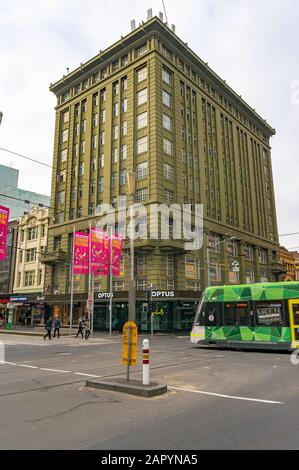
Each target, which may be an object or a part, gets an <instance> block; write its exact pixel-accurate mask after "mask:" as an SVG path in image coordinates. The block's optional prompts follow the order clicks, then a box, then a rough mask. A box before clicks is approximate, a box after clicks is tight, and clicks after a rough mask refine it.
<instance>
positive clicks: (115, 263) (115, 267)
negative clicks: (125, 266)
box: [112, 235, 123, 276]
mask: <svg viewBox="0 0 299 470" xmlns="http://www.w3.org/2000/svg"><path fill="white" fill-rule="evenodd" d="M122 243H123V241H122V237H121V236H120V235H113V236H112V275H113V276H120V262H121V255H122Z"/></svg>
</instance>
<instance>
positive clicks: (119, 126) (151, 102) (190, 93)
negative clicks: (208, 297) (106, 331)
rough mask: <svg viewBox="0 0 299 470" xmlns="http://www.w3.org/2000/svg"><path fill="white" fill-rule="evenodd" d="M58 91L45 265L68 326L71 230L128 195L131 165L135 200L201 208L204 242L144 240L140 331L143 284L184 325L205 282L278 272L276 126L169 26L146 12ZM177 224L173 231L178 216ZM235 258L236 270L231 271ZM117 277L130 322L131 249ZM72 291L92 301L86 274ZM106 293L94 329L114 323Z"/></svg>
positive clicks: (99, 295) (100, 294)
mask: <svg viewBox="0 0 299 470" xmlns="http://www.w3.org/2000/svg"><path fill="white" fill-rule="evenodd" d="M50 90H51V91H52V92H53V93H55V95H56V96H57V107H56V127H55V146H54V170H53V177H52V200H51V206H52V207H53V208H55V210H54V209H52V214H51V218H50V220H51V226H50V229H49V246H48V253H47V254H46V255H45V256H44V261H45V262H46V263H47V280H46V288H47V292H46V293H47V300H48V302H49V303H52V304H53V305H54V306H55V307H54V308H55V313H57V312H58V311H59V312H60V313H61V314H62V316H63V320H64V322H66V321H67V316H68V311H69V299H70V295H69V292H70V269H69V266H70V258H71V247H72V233H73V229H74V225H75V227H76V229H78V230H88V227H89V224H90V221H93V224H94V223H95V222H96V220H97V219H98V217H97V215H96V210H97V208H98V206H101V205H102V204H104V203H111V204H113V205H114V206H115V205H116V204H117V198H118V196H124V195H127V196H128V188H127V181H126V173H127V172H128V171H134V172H135V173H136V176H137V182H136V194H135V201H137V202H142V203H143V204H144V205H146V206H148V205H149V204H152V203H159V204H162V203H166V204H172V203H177V204H179V205H181V206H182V205H183V204H184V203H185V204H186V203H188V204H192V205H194V204H203V205H204V233H205V235H204V244H203V248H202V249H200V250H197V251H190V252H186V251H185V250H184V244H183V241H180V240H152V239H150V237H148V239H146V240H139V241H136V243H135V248H136V290H137V321H138V323H140V324H141V328H143V329H146V327H147V323H146V322H147V320H148V317H147V313H146V308H145V307H146V305H145V304H146V292H145V291H146V288H148V287H149V286H150V285H151V284H152V285H153V289H154V291H155V292H154V295H159V296H160V297H158V299H159V302H158V303H157V304H156V305H155V308H156V310H157V312H156V313H157V315H156V316H155V327H156V329H161V330H163V329H174V328H175V329H186V328H188V327H189V326H190V322H191V321H192V318H193V309H192V307H193V305H194V302H196V301H197V300H198V297H199V294H200V291H201V290H202V289H203V288H204V287H205V286H206V285H207V283H208V282H209V283H210V284H229V283H239V282H245V283H246V282H247V283H249V282H253V281H256V282H260V281H266V280H269V281H273V280H276V279H278V278H279V275H280V271H281V267H280V265H279V262H278V256H279V253H278V251H279V250H278V249H279V245H278V234H277V223H276V211H275V199H274V190H273V178H272V168H271V155H270V137H271V136H272V135H274V134H275V130H274V129H273V128H272V127H271V126H270V125H269V124H267V122H266V121H265V120H264V119H262V118H261V117H260V116H259V115H258V114H257V113H256V112H255V110H253V109H252V108H251V107H250V106H248V105H247V104H246V103H245V102H244V101H243V100H242V98H241V97H240V96H239V95H238V94H237V93H235V92H234V91H233V90H232V89H231V88H230V87H229V86H228V85H227V83H226V82H225V81H223V80H222V79H221V78H220V77H219V76H217V75H216V74H215V73H214V72H213V71H212V70H211V69H210V68H209V66H208V65H207V64H206V63H204V62H203V61H202V60H201V59H200V58H199V57H198V56H197V55H196V54H195V53H194V52H193V51H192V50H191V49H190V48H189V47H188V45H187V44H186V43H184V42H183V41H182V40H180V39H179V38H178V37H177V35H176V34H175V32H174V29H173V28H169V27H168V26H167V25H166V24H164V23H163V21H161V19H159V18H157V17H154V18H152V19H150V20H149V21H147V22H146V23H143V24H142V25H141V26H139V27H138V28H136V29H134V30H133V31H131V33H130V34H128V35H127V36H125V37H122V38H121V40H120V41H118V42H117V43H115V44H113V45H112V46H111V47H109V48H108V49H106V50H105V51H101V52H100V53H99V54H98V55H97V56H95V57H94V58H92V59H90V60H89V61H88V62H86V63H85V64H81V66H80V67H79V68H77V69H76V70H74V71H73V72H71V73H69V74H68V75H66V76H63V78H62V79H61V80H59V81H58V82H56V83H55V84H51V86H50ZM127 199H128V198H127ZM162 223H163V221H162ZM169 224H170V229H171V228H172V227H171V220H170V223H169ZM126 247H127V243H125V249H126ZM207 253H208V255H207ZM207 259H208V262H207ZM235 260H237V261H238V262H239V266H240V271H239V272H237V273H236V272H233V270H232V267H231V266H232V262H233V261H235ZM208 271H209V273H208ZM121 274H122V276H120V277H118V278H115V279H114V280H113V291H114V299H113V305H114V315H116V316H118V317H122V318H124V317H125V316H126V313H127V301H128V277H129V259H128V255H127V253H126V250H125V253H124V259H123V266H122V273H121ZM74 290H75V312H76V315H78V314H79V312H81V311H82V310H83V309H85V308H86V299H87V290H88V280H87V279H86V276H85V277H84V276H81V277H75V279H74ZM107 291H108V282H107V279H106V278H99V279H97V278H96V279H95V317H94V318H95V327H97V326H98V327H107V324H108V299H107V297H106V292H107ZM157 291H158V292H161V291H162V293H159V294H157ZM158 313H159V315H158ZM76 315H75V318H76Z"/></svg>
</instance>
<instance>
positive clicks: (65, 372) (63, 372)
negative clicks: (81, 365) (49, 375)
mask: <svg viewBox="0 0 299 470" xmlns="http://www.w3.org/2000/svg"><path fill="white" fill-rule="evenodd" d="M39 370H46V371H48V372H61V373H62V374H70V373H71V371H70V370H59V369H46V368H45V367H40V368H39Z"/></svg>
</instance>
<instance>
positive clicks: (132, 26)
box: [131, 20, 136, 31]
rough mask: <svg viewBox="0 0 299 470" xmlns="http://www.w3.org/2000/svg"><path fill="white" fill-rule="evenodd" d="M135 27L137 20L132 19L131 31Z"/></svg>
mask: <svg viewBox="0 0 299 470" xmlns="http://www.w3.org/2000/svg"><path fill="white" fill-rule="evenodd" d="M134 29H136V21H135V20H132V21H131V31H134Z"/></svg>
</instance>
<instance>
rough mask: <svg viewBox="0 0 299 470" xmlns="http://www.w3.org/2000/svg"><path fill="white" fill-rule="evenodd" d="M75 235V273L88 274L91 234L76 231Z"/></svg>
mask: <svg viewBox="0 0 299 470" xmlns="http://www.w3.org/2000/svg"><path fill="white" fill-rule="evenodd" d="M74 237H75V238H74V274H88V272H89V260H88V258H89V234H88V233H82V232H75V234H74Z"/></svg>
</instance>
